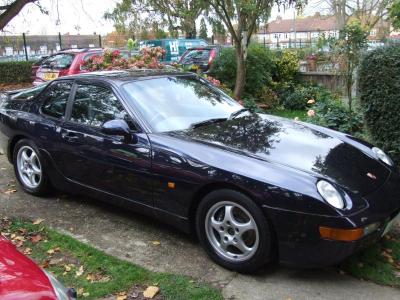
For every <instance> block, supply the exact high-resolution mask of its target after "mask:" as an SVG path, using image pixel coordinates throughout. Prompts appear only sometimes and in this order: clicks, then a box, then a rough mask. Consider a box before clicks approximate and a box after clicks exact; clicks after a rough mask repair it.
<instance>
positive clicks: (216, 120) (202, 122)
mask: <svg viewBox="0 0 400 300" xmlns="http://www.w3.org/2000/svg"><path fill="white" fill-rule="evenodd" d="M226 120H227V118H214V119H208V120H205V121H201V122H197V123H193V124H191V125H190V128H197V127H201V126H206V125H210V124H215V123H219V122H223V121H226Z"/></svg>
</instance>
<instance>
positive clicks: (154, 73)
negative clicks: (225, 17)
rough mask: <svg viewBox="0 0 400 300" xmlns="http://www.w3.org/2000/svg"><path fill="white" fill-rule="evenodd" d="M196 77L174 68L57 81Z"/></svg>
mask: <svg viewBox="0 0 400 300" xmlns="http://www.w3.org/2000/svg"><path fill="white" fill-rule="evenodd" d="M182 75H186V76H188V75H189V76H195V74H194V73H190V72H181V71H178V70H175V69H173V68H168V69H127V70H112V71H99V72H89V73H82V74H76V75H70V76H64V77H60V78H58V79H56V80H55V81H59V80H63V79H84V80H90V79H93V80H104V81H113V82H116V81H119V82H128V81H134V80H139V79H143V78H155V77H170V76H182Z"/></svg>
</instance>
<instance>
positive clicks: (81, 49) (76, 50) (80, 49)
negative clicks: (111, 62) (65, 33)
mask: <svg viewBox="0 0 400 300" xmlns="http://www.w3.org/2000/svg"><path fill="white" fill-rule="evenodd" d="M103 50H104V49H103V48H71V49H62V50H60V51H59V52H57V53H55V54H59V53H85V52H99V51H103Z"/></svg>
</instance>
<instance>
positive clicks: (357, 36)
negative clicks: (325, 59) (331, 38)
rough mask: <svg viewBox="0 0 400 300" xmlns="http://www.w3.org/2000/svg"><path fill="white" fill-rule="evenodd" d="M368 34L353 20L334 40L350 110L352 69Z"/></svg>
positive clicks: (362, 49) (359, 57) (355, 67)
mask: <svg viewBox="0 0 400 300" xmlns="http://www.w3.org/2000/svg"><path fill="white" fill-rule="evenodd" d="M368 34H369V32H368V31H367V30H365V29H364V28H363V27H362V26H361V23H360V21H358V20H355V21H353V22H351V23H349V24H347V25H346V26H345V27H344V28H343V29H342V30H340V32H339V39H337V40H336V44H335V46H334V47H335V52H336V55H335V56H336V60H337V61H338V62H339V65H340V68H341V73H342V75H343V76H344V78H345V81H346V90H347V97H348V101H349V108H350V110H352V99H353V97H352V87H353V84H354V71H355V70H356V69H357V67H358V66H359V64H360V59H361V56H362V52H363V51H364V50H365V49H366V47H367V37H368Z"/></svg>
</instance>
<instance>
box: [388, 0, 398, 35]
mask: <svg viewBox="0 0 400 300" xmlns="http://www.w3.org/2000/svg"><path fill="white" fill-rule="evenodd" d="M389 17H390V20H391V21H392V25H393V27H394V28H395V29H400V0H394V1H393V4H392V6H391V7H390V8H389Z"/></svg>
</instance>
